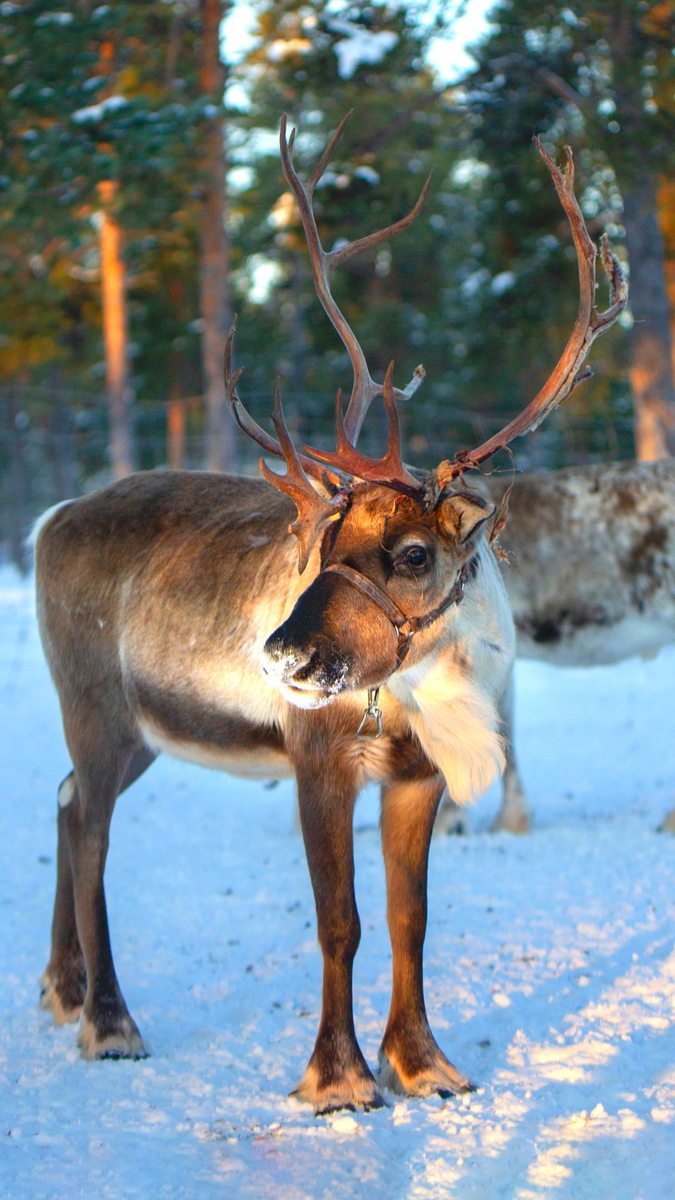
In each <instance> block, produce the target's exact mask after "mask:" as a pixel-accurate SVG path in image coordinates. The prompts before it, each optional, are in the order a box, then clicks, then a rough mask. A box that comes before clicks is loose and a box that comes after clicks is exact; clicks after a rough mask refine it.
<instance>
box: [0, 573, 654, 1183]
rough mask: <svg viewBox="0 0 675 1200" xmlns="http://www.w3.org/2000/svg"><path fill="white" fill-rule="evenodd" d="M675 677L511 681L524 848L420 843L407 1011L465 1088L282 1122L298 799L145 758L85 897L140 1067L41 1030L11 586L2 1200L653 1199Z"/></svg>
mask: <svg viewBox="0 0 675 1200" xmlns="http://www.w3.org/2000/svg"><path fill="white" fill-rule="evenodd" d="M674 675H675V651H669V652H664V653H663V654H662V655H661V656H660V658H659V659H658V660H657V661H655V662H650V663H642V662H639V661H631V662H627V663H623V664H620V665H618V666H616V667H611V668H597V669H591V670H587V671H582V670H567V671H555V670H554V669H553V668H551V667H548V666H546V665H544V664H540V663H521V664H519V667H518V712H517V718H518V736H519V751H520V758H521V765H522V770H523V775H524V778H525V782H526V784H527V787H528V789H529V794H530V799H531V801H532V803H533V807H534V811H535V817H536V827H535V831H534V832H533V833H532V834H531V835H529V836H528V837H524V838H520V839H518V838H514V837H511V836H509V835H508V834H500V835H497V836H490V835H489V834H488V833H487V832H486V830H487V826H488V824H489V821H490V819H491V817H492V815H493V813H494V810H495V807H496V804H497V798H498V797H497V792H496V791H494V790H493V792H492V793H491V794H490V795H488V796H487V797H486V798H485V799H484V800H483V801H481V803H480V804H479V805H478V806H477V807H476V809H475V810H474V813H473V817H472V821H473V829H474V832H473V834H472V835H471V836H469V837H467V838H464V839H457V838H446V839H442V840H439V841H436V842H435V843H434V846H433V850H432V855H431V865H430V914H429V915H430V921H429V934H428V938H427V952H426V977H427V999H428V1008H429V1012H430V1016H431V1021H432V1025H433V1027H434V1029H435V1031H436V1034H437V1036H438V1038H439V1041H440V1043H441V1045H442V1046H443V1048H444V1049H445V1050H446V1051H447V1052H448V1053H449V1055H450V1057H451V1058H452V1059H453V1061H454V1062H455V1063H457V1065H458V1066H460V1067H461V1068H462V1069H463V1070H465V1071H468V1072H469V1073H470V1074H471V1075H472V1076H473V1077H474V1079H476V1081H477V1082H478V1083H479V1085H480V1090H479V1092H478V1094H476V1095H473V1096H467V1097H464V1098H463V1099H456V1100H450V1101H447V1102H445V1103H443V1102H442V1101H441V1100H440V1099H432V1100H427V1101H418V1100H403V1101H401V1100H400V1099H394V1098H391V1100H392V1103H391V1107H390V1108H388V1109H386V1110H384V1111H381V1112H373V1113H367V1114H362V1113H357V1114H349V1113H340V1114H336V1115H334V1116H332V1117H328V1118H319V1119H315V1118H314V1117H313V1116H312V1114H311V1112H310V1111H309V1110H308V1109H307V1108H305V1107H304V1106H301V1105H299V1104H297V1103H295V1102H294V1101H291V1100H289V1099H288V1096H287V1094H288V1092H289V1091H290V1089H291V1088H292V1087H293V1086H294V1084H295V1083H296V1082H297V1080H298V1079H299V1077H300V1075H301V1074H302V1071H303V1069H304V1067H305V1064H306V1061H307V1058H308V1056H309V1054H310V1052H311V1049H312V1045H313V1039H314V1034H315V1032H316V1025H317V1017H318V1012H319V1001H320V983H321V963H320V957H319V954H318V951H317V947H316V927H315V917H314V906H313V903H312V896H311V890H310V885H309V880H308V876H307V869H306V866H305V860H304V853H303V849H302V843H301V839H300V837H299V834H298V833H297V831H296V828H295V825H294V801H293V791H292V788H291V787H290V785H287V784H281V785H280V786H279V787H277V788H275V789H274V790H265V788H264V787H262V786H260V785H256V784H250V783H246V782H241V781H238V780H231V779H229V778H227V777H226V776H220V775H217V774H215V773H210V772H207V771H200V770H199V769H198V768H191V767H189V766H186V765H184V764H180V763H175V762H171V761H168V760H160V761H159V762H158V763H156V764H155V765H154V766H153V767H152V768H151V769H150V770H149V771H148V772H147V774H146V775H145V776H143V777H142V779H141V780H139V782H138V783H137V784H136V785H135V786H134V787H133V788H132V789H131V790H130V792H129V793H127V794H126V795H124V796H123V797H122V799H121V800H120V802H119V805H118V810H117V812H116V814H115V819H114V821H113V827H112V843H111V850H110V858H109V863H108V870H107V876H106V878H107V892H108V902H109V912H110V922H111V929H112V938H113V945H114V949H115V958H116V963H117V967H118V972H119V975H120V979H121V983H122V987H123V990H124V993H125V996H126V999H127V1001H128V1003H129V1006H130V1008H131V1011H132V1013H133V1014H134V1016H135V1017H136V1019H137V1020H138V1022H139V1025H140V1028H141V1030H142V1033H143V1035H144V1037H145V1038H146V1040H147V1042H148V1044H149V1046H150V1048H151V1050H152V1058H150V1059H149V1060H147V1061H146V1062H141V1063H130V1062H121V1063H115V1062H105V1063H95V1064H90V1063H85V1062H83V1061H82V1060H81V1059H80V1058H79V1056H78V1054H77V1051H76V1049H75V1036H76V1031H75V1029H74V1028H73V1027H66V1028H63V1029H54V1028H53V1026H52V1025H51V1023H50V1019H49V1017H48V1016H47V1014H44V1013H42V1012H40V1010H39V1009H38V1006H37V996H38V983H39V977H40V974H41V971H42V969H43V968H44V966H45V964H46V961H47V955H48V943H49V924H50V918H51V905H52V894H53V887H54V871H55V867H54V851H55V827H54V818H55V812H56V788H57V785H58V783H59V781H60V780H61V779H62V778H63V776H64V775H65V774H66V772H67V770H68V766H69V764H68V757H67V753H66V749H65V745H64V742H63V736H62V732H61V727H60V721H59V714H58V709H57V704H56V699H55V696H54V693H53V690H52V688H51V684H50V683H49V680H48V677H47V672H46V668H45V666H44V662H43V659H42V653H41V649H40V645H39V640H38V636H37V629H36V625H35V618H34V615H33V606H32V600H31V597H30V591H29V589H28V587H27V586H25V585H24V584H22V583H21V582H20V581H19V580H18V577H17V576H15V575H14V574H13V573H11V572H10V570H9V568H2V570H1V571H0V701H1V705H2V717H1V724H0V729H1V730H2V738H3V744H4V753H5V755H6V757H5V759H4V762H5V766H4V771H3V788H2V792H3V798H4V803H3V805H2V808H1V809H0V822H1V823H2V837H1V838H0V855H1V856H2V866H1V868H0V911H1V912H2V914H3V931H4V937H3V939H2V949H1V958H0V996H1V997H2V1029H1V1032H0V1083H1V1087H0V1139H1V1142H0V1145H1V1147H2V1148H1V1151H0V1194H1V1195H2V1196H3V1197H6V1198H7V1200H40V1198H42V1197H44V1198H45V1200H66V1198H68V1200H78V1198H83V1200H84V1198H86V1200H90V1197H92V1196H101V1197H104V1198H106V1200H121V1198H124V1200H126V1198H127V1197H139V1198H141V1200H148V1198H150V1200H155V1197H165V1196H166V1197H189V1200H194V1198H197V1200H210V1198H211V1197H213V1198H214V1200H215V1198H216V1197H217V1198H218V1200H222V1197H223V1196H225V1197H227V1198H228V1200H230V1198H231V1197H232V1198H235V1200H240V1198H241V1200H248V1198H250V1200H282V1198H283V1200H305V1198H306V1200H324V1197H325V1198H328V1197H347V1196H368V1197H371V1196H372V1197H385V1196H386V1197H387V1200H403V1198H406V1200H408V1198H411V1200H413V1198H414V1200H445V1198H446V1197H447V1198H451V1197H452V1198H454V1197H461V1198H462V1200H464V1198H465V1197H472V1198H474V1197H475V1198H476V1200H494V1198H495V1197H504V1198H505V1200H548V1198H550V1197H560V1200H598V1198H599V1197H602V1198H603V1200H604V1198H605V1197H610V1196H611V1197H612V1200H638V1198H643V1200H646V1198H647V1197H649V1200H670V1197H671V1196H672V1181H673V1178H675V954H674V953H673V930H674V922H673V917H674V915H675V904H674V901H675V838H673V837H671V836H666V835H662V836H659V835H657V834H655V833H654V829H655V827H656V825H657V824H658V822H659V820H660V818H661V817H662V816H663V815H664V814H665V812H666V811H667V810H668V808H670V807H671V806H672V804H673V802H674V800H675V739H674V738H673V723H674V721H675V716H674V713H673V703H672V681H673V677H674ZM376 821H377V807H376V799H375V796H374V794H367V795H366V796H365V797H364V798H363V800H361V801H360V802H359V808H358V809H357V817H356V827H357V835H356V839H355V840H356V860H357V894H358V899H359V907H360V912H361V920H362V925H363V941H362V946H361V950H360V952H359V955H358V957H357V963H356V974H355V1011H356V1025H357V1030H358V1033H359V1037H360V1041H361V1045H362V1047H363V1049H364V1052H365V1054H366V1056H367V1058H368V1060H369V1061H370V1062H371V1063H374V1062H375V1058H376V1054H377V1047H378V1043H379V1039H380V1037H381V1034H382V1030H383V1027H384V1022H385V1018H386V1010H387V1004H388V996H389V973H390V958H389V948H388V940H387V933H386V926H385V923H384V881H383V869H382V861H381V855H380V850H379V844H378V834H377V829H376Z"/></svg>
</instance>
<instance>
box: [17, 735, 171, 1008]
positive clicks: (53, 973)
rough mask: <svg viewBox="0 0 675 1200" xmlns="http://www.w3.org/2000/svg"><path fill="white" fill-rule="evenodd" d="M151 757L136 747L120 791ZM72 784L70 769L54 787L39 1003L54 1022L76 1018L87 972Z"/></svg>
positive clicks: (84, 988) (141, 772)
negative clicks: (50, 906)
mask: <svg viewBox="0 0 675 1200" xmlns="http://www.w3.org/2000/svg"><path fill="white" fill-rule="evenodd" d="M154 758H155V755H154V753H153V752H152V750H148V749H146V747H142V748H141V749H139V750H137V751H136V752H135V754H134V755H133V757H132V759H131V762H130V763H129V766H128V768H127V772H126V775H125V778H124V782H123V785H122V787H121V789H120V791H122V792H123V791H124V790H125V789H126V788H128V787H131V784H132V783H134V782H135V781H136V780H137V779H138V777H139V776H140V775H142V774H143V772H144V771H145V770H146V768H147V767H149V766H150V763H151V762H153V761H154ZM76 786H77V785H76V783H75V773H74V771H71V772H70V774H69V775H67V776H66V778H65V779H64V780H63V783H62V784H61V786H60V787H59V790H58V814H57V829H58V846H57V854H56V864H57V865H56V896H55V899H54V916H53V919H52V949H51V955H50V959H49V963H48V964H47V967H46V969H45V971H44V973H43V976H42V979H41V981H40V989H41V990H40V1006H41V1008H44V1009H46V1010H47V1011H50V1012H51V1014H52V1016H53V1018H54V1024H55V1025H65V1024H68V1023H70V1022H74V1021H78V1020H79V1018H80V1014H81V1012H82V1005H83V1004H84V997H85V993H86V990H87V972H86V969H85V965H84V955H83V954H82V947H81V946H80V939H79V938H78V936H77V925H76V921H75V893H74V890H73V872H72V868H71V863H70V846H69V844H68V825H67V817H66V809H67V808H68V807H69V805H70V804H72V803H73V802H74V800H75V795H76Z"/></svg>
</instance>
